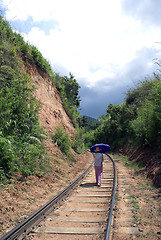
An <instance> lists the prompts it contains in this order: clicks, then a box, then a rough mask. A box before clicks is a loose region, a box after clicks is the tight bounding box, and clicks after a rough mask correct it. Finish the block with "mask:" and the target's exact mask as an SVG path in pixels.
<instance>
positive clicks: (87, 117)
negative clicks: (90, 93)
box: [83, 115, 98, 122]
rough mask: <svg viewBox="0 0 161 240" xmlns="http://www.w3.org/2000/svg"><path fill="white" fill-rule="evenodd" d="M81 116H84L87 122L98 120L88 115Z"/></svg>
mask: <svg viewBox="0 0 161 240" xmlns="http://www.w3.org/2000/svg"><path fill="white" fill-rule="evenodd" d="M83 117H85V118H86V119H87V120H88V121H89V122H97V121H98V119H96V118H92V117H90V116H85V115H84V116H83Z"/></svg>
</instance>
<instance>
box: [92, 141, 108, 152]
mask: <svg viewBox="0 0 161 240" xmlns="http://www.w3.org/2000/svg"><path fill="white" fill-rule="evenodd" d="M90 150H91V152H99V153H106V152H107V151H110V146H109V145H108V144H104V143H97V144H95V145H93V146H92V147H90Z"/></svg>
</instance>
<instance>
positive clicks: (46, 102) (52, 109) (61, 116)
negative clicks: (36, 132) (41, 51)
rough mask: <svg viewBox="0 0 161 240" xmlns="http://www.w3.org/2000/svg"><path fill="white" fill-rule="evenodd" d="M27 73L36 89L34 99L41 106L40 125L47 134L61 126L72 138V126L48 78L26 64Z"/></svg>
mask: <svg viewBox="0 0 161 240" xmlns="http://www.w3.org/2000/svg"><path fill="white" fill-rule="evenodd" d="M26 66H27V72H28V74H29V76H30V77H31V78H32V79H33V82H32V84H33V85H34V86H35V87H36V90H35V92H34V94H35V97H36V98H37V100H39V101H40V102H41V104H42V107H41V110H40V112H39V117H40V123H41V124H42V126H43V127H44V128H45V130H46V131H47V133H51V132H53V131H54V130H55V128H56V127H58V126H61V127H62V128H63V129H64V130H65V131H66V132H67V133H68V135H69V136H70V137H71V138H72V137H73V135H74V131H75V130H74V126H73V124H72V122H71V120H70V118H69V117H68V115H67V114H66V112H65V110H64V108H63V105H62V102H61V99H60V96H59V94H58V91H57V89H56V87H55V85H54V83H53V81H52V80H51V79H50V77H49V76H48V75H47V74H46V73H44V72H42V71H41V70H39V69H37V68H36V67H33V66H31V65H29V64H27V63H26Z"/></svg>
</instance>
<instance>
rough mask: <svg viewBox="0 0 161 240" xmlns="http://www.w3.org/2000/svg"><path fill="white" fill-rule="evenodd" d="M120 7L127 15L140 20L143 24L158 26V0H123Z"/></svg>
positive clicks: (160, 2)
mask: <svg viewBox="0 0 161 240" xmlns="http://www.w3.org/2000/svg"><path fill="white" fill-rule="evenodd" d="M122 9H123V10H124V11H125V13H126V14H127V15H131V16H132V17H135V19H137V20H141V21H142V23H143V24H145V25H147V24H150V25H155V26H157V27H160V9H161V1H160V0H148V1H147V0H142V1H133V0H123V2H122Z"/></svg>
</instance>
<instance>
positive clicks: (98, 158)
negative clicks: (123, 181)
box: [93, 147, 104, 187]
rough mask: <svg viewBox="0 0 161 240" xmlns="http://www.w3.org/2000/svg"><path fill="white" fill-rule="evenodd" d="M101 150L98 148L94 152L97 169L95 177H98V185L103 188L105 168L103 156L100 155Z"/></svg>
mask: <svg viewBox="0 0 161 240" xmlns="http://www.w3.org/2000/svg"><path fill="white" fill-rule="evenodd" d="M100 151H101V149H100V148H99V147H96V149H95V150H94V153H93V156H94V168H95V176H96V184H97V185H98V186H99V187H100V186H101V179H102V168H103V160H104V159H103V154H102V153H100Z"/></svg>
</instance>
